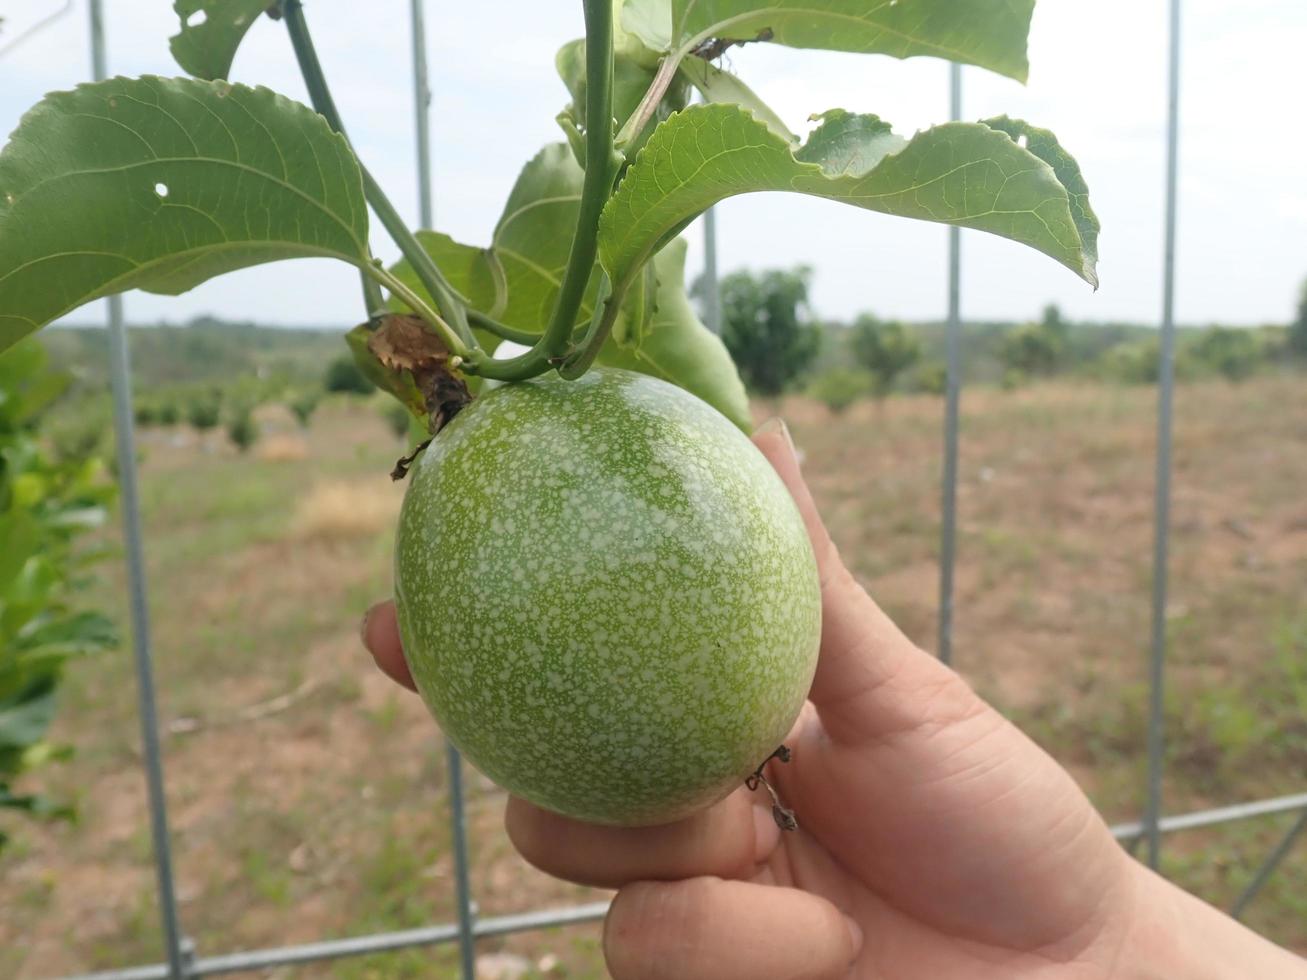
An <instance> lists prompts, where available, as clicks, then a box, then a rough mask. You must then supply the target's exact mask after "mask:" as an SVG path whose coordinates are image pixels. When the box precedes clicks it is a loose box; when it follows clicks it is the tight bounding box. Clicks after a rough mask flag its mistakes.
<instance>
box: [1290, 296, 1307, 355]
mask: <svg viewBox="0 0 1307 980" xmlns="http://www.w3.org/2000/svg"><path fill="white" fill-rule="evenodd" d="M1289 350H1290V351H1291V352H1292V353H1294V354H1297V355H1298V356H1299V357H1307V279H1304V280H1303V281H1302V290H1301V292H1300V293H1299V295H1298V316H1297V317H1296V318H1295V319H1294V321H1293V323H1291V324H1289Z"/></svg>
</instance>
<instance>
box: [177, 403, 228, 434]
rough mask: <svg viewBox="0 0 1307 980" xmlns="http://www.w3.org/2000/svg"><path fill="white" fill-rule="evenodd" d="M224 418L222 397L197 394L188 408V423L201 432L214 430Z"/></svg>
mask: <svg viewBox="0 0 1307 980" xmlns="http://www.w3.org/2000/svg"><path fill="white" fill-rule="evenodd" d="M221 417H222V402H221V396H219V395H217V394H216V393H214V394H196V395H195V396H193V397H192V398H191V401H190V403H189V404H188V405H187V406H186V421H187V422H189V423H190V424H191V425H192V426H194V427H195V428H196V429H197V430H198V431H200V432H206V431H208V430H209V429H212V428H214V427H215V426H216V425H217V424H218V422H219V420H220V419H221Z"/></svg>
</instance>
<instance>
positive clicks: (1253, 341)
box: [1188, 327, 1263, 381]
mask: <svg viewBox="0 0 1307 980" xmlns="http://www.w3.org/2000/svg"><path fill="white" fill-rule="evenodd" d="M1188 353H1189V354H1190V355H1191V356H1192V357H1193V359H1194V360H1195V361H1196V362H1197V363H1198V364H1199V365H1201V366H1202V367H1203V368H1205V369H1206V370H1208V371H1210V372H1212V373H1214V374H1219V375H1220V376H1221V377H1223V378H1226V379H1228V380H1230V381H1242V380H1243V379H1244V378H1246V377H1248V376H1249V375H1250V374H1252V373H1253V372H1254V371H1256V370H1257V366H1258V364H1259V363H1260V362H1261V361H1262V359H1263V351H1262V345H1261V342H1260V341H1259V339H1258V337H1257V335H1256V334H1254V333H1253V332H1252V331H1251V330H1237V329H1233V328H1231V327H1210V328H1209V329H1207V330H1204V331H1203V332H1202V334H1201V335H1200V336H1199V337H1198V339H1197V340H1194V341H1193V342H1192V343H1191V344H1190V345H1189V349H1188Z"/></svg>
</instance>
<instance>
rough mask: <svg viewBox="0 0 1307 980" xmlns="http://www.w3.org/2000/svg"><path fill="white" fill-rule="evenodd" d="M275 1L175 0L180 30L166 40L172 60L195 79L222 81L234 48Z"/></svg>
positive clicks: (228, 69) (233, 56)
mask: <svg viewBox="0 0 1307 980" xmlns="http://www.w3.org/2000/svg"><path fill="white" fill-rule="evenodd" d="M275 4H276V0H175V2H174V3H173V5H172V9H173V10H175V11H176V12H177V16H178V17H180V18H181V30H180V31H179V32H177V33H176V34H174V35H173V36H172V37H170V38H169V39H168V47H169V48H171V49H172V56H173V59H174V60H175V61H176V62H177V64H179V65H180V66H181V67H182V70H183V71H185V72H187V73H188V74H191V75H194V76H195V77H196V78H204V79H209V80H212V79H215V78H226V77H227V74H228V73H229V72H230V71H231V63H232V59H233V58H235V57H236V49H237V48H239V47H240V44H241V41H243V40H244V39H245V32H246V31H248V30H249V29H250V25H252V24H253V23H254V22H255V20H257V19H258V18H259V16H260V15H261V14H263V13H264V12H265V11H267V10H268V8H270V7H272V6H274V5H275Z"/></svg>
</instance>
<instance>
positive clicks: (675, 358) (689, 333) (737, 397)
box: [598, 238, 753, 432]
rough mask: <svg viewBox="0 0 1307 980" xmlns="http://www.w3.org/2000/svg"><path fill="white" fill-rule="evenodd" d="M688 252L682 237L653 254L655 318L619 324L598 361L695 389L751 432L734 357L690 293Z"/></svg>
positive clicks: (630, 318)
mask: <svg viewBox="0 0 1307 980" xmlns="http://www.w3.org/2000/svg"><path fill="white" fill-rule="evenodd" d="M685 252H686V245H685V240H684V239H682V238H678V239H676V240H675V241H673V242H671V243H670V244H669V245H668V246H667V247H666V248H665V249H663V250H662V251H661V252H659V253H658V254H657V255H656V256H654V261H653V262H652V263H651V265H652V267H653V269H654V270H655V272H656V274H657V283H658V284H657V293H656V296H655V299H654V305H653V311H652V312H653V315H652V317H651V318H650V319H649V320H648V321H647V323H644V324H642V320H643V318H642V317H640V316H632V317H629V318H627V320H626V321H625V324H622V323H619V325H618V329H614V331H613V336H612V337H611V338H610V340H609V341H608V343H606V344H605V345H604V347H603V349H602V350H600V352H599V357H598V361H599V363H600V364H608V365H612V366H614V367H624V368H628V369H630V370H632V371H639V372H640V373H641V374H648V375H652V376H653V377H655V378H661V379H662V380H664V381H670V382H672V383H673V384H675V385H679V386H680V387H682V388H685V389H686V390H687V391H692V392H694V393H695V394H696V395H698V396H699V397H700V398H702V399H703V400H704V401H706V402H707V403H708V404H709V405H711V406H713V408H715V409H717V410H718V411H719V412H721V413H722V414H723V415H725V416H726V417H727V418H728V419H730V420H731V421H732V422H734V423H735V424H736V425H738V426H739V427H740V428H741V429H743V430H744V431H745V432H749V431H751V430H752V428H753V420H752V419H751V418H750V416H749V398H748V396H747V395H746V394H745V391H744V384H743V383H742V382H741V381H740V375H739V374H738V372H737V371H736V370H735V362H734V361H732V360H731V355H730V354H729V353H728V352H727V350H726V346H725V345H724V344H723V343H722V341H721V338H720V337H717V336H716V335H714V334H713V333H712V332H711V331H710V330H709V329H708V328H707V327H705V326H704V325H703V323H701V322H700V320H699V318H698V317H697V316H696V315H695V312H694V308H693V307H692V306H691V305H690V300H689V297H688V296H686V294H685ZM632 324H642V325H641V326H639V327H638V328H632V326H631V325H632ZM623 327H624V329H622V328H623Z"/></svg>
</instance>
